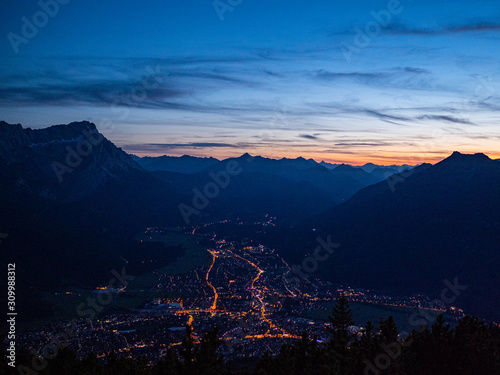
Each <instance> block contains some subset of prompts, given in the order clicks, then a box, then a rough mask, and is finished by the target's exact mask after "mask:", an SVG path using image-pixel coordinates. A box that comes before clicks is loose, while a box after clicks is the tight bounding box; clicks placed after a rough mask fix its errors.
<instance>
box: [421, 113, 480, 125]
mask: <svg viewBox="0 0 500 375" xmlns="http://www.w3.org/2000/svg"><path fill="white" fill-rule="evenodd" d="M417 119H418V120H435V121H444V122H452V123H455V124H464V125H474V123H472V122H471V121H470V120H468V119H464V118H458V117H453V116H445V115H422V116H418V117H417Z"/></svg>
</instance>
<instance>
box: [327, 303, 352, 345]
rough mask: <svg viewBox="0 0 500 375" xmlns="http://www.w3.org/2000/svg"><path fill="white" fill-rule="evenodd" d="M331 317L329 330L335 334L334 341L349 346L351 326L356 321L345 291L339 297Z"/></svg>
mask: <svg viewBox="0 0 500 375" xmlns="http://www.w3.org/2000/svg"><path fill="white" fill-rule="evenodd" d="M329 319H330V323H331V324H332V325H331V327H330V328H329V330H330V332H332V334H333V341H334V342H336V343H337V344H339V345H341V346H344V347H345V346H347V344H348V343H349V327H350V326H352V325H354V321H353V319H352V310H351V307H350V306H349V300H348V299H347V297H346V296H345V294H344V293H342V294H341V295H340V297H339V298H338V299H337V303H336V304H335V306H334V308H333V311H332V315H331V316H329Z"/></svg>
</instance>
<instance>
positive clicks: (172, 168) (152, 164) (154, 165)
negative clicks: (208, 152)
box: [134, 155, 219, 174]
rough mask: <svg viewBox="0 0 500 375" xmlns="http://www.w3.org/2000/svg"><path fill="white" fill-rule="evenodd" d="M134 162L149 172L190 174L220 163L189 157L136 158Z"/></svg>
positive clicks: (213, 160)
mask: <svg viewBox="0 0 500 375" xmlns="http://www.w3.org/2000/svg"><path fill="white" fill-rule="evenodd" d="M134 160H135V161H136V162H137V163H138V164H139V165H140V166H141V167H143V168H144V169H146V170H148V171H166V172H178V173H189V174H191V173H197V172H200V171H202V170H204V169H206V168H208V167H210V166H211V165H214V164H216V163H218V162H219V160H217V159H215V158H211V157H210V158H197V157H194V156H188V155H184V156H181V157H174V156H166V155H163V156H158V157H149V156H145V157H142V158H139V157H137V156H135V157H134Z"/></svg>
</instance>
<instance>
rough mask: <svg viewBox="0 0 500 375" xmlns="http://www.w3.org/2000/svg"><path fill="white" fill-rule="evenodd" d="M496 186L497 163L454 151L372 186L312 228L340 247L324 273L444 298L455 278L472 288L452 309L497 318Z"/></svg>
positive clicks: (499, 218)
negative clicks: (486, 314) (328, 236)
mask: <svg viewBox="0 0 500 375" xmlns="http://www.w3.org/2000/svg"><path fill="white" fill-rule="evenodd" d="M499 186H500V165H499V164H498V163H497V162H496V161H493V160H491V159H489V158H488V157H487V156H486V155H484V154H475V155H463V154H460V153H458V152H455V153H454V154H453V155H451V156H450V157H448V158H447V159H445V160H443V161H442V162H440V163H438V164H436V165H434V166H431V167H429V166H427V165H425V166H421V167H419V168H416V169H415V170H414V171H413V173H408V174H407V175H406V176H405V174H402V175H399V176H393V177H392V178H391V179H390V180H389V181H385V182H381V183H378V184H376V185H373V186H370V187H367V188H365V189H363V190H361V191H360V192H358V193H357V194H355V195H354V196H353V197H352V198H351V199H350V200H349V201H348V202H346V203H344V204H341V205H339V206H336V207H334V208H333V209H331V210H330V211H329V212H328V213H326V214H324V215H322V216H320V217H319V218H318V220H317V221H315V224H314V226H315V227H316V228H320V229H321V233H322V235H327V234H330V235H331V236H332V238H333V239H334V240H335V241H336V242H340V243H341V244H342V245H341V247H340V248H339V251H338V253H337V254H335V256H332V257H331V258H330V260H329V262H325V264H323V265H321V266H322V268H321V272H322V273H323V274H324V275H325V276H329V277H330V278H331V279H335V280H338V281H340V280H349V281H350V282H352V283H354V284H357V285H364V286H367V287H379V288H387V289H393V290H398V291H400V292H401V291H403V292H405V293H410V292H419V291H422V292H426V293H436V294H439V293H440V292H441V290H442V289H443V288H444V287H445V285H444V283H443V280H444V279H449V280H453V278H455V277H457V278H458V280H459V281H460V282H461V283H462V284H468V285H469V288H468V290H467V292H464V293H463V294H462V295H461V296H460V297H459V298H457V301H456V302H455V303H454V304H456V305H458V306H466V307H468V308H470V309H475V310H474V311H476V312H481V313H483V315H484V313H485V312H487V313H488V314H490V316H493V315H495V316H496V317H497V318H498V317H499V315H500V314H499V311H500V306H499V305H498V301H499V300H500V298H499V297H500V282H499V281H500V195H499V194H498V187H499ZM391 187H392V188H391ZM309 246H313V242H312V241H311V242H310V245H309Z"/></svg>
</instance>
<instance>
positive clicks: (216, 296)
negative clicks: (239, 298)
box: [206, 250, 219, 310]
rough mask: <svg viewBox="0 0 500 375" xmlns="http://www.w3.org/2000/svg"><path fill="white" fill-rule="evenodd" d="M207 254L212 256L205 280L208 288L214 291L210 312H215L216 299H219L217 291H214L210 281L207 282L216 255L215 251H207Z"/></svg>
mask: <svg viewBox="0 0 500 375" xmlns="http://www.w3.org/2000/svg"><path fill="white" fill-rule="evenodd" d="M208 252H209V253H210V254H212V264H211V265H210V268H209V269H208V271H207V277H206V280H207V284H208V286H209V287H210V288H212V290H213V291H214V302H213V303H212V307H211V308H210V310H217V299H218V298H219V295H218V294H217V289H215V287H214V286H213V285H212V283H211V282H210V281H208V276H209V275H210V271H211V270H212V268H213V266H214V264H215V259H216V258H217V254H216V252H215V251H210V250H208Z"/></svg>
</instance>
